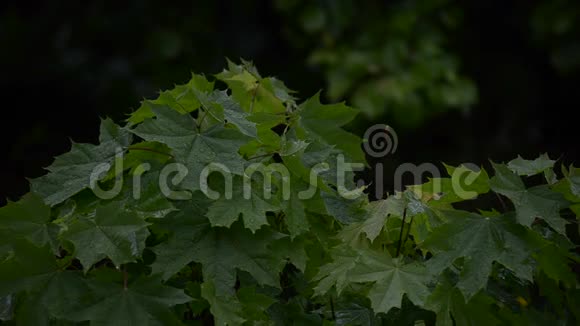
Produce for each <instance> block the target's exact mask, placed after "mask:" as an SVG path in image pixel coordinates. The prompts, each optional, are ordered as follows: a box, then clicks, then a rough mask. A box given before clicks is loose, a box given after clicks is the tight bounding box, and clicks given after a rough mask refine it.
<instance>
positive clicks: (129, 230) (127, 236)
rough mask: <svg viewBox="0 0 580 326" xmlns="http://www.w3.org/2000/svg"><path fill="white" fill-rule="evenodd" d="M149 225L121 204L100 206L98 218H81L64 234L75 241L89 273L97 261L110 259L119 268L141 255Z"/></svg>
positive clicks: (69, 239)
mask: <svg viewBox="0 0 580 326" xmlns="http://www.w3.org/2000/svg"><path fill="white" fill-rule="evenodd" d="M148 225H149V224H148V223H147V222H145V221H144V220H143V219H141V218H140V217H139V216H137V214H136V213H133V212H131V211H125V210H124V209H123V207H122V206H121V204H120V203H118V202H112V203H110V204H107V205H103V206H99V207H97V209H96V213H95V216H94V218H91V217H85V216H81V217H79V218H78V220H76V221H74V222H73V223H72V224H71V225H70V226H69V228H68V230H66V231H65V232H64V233H63V234H62V238H63V239H65V240H68V241H70V242H72V243H73V244H74V246H75V254H76V256H77V257H78V259H79V260H80V261H81V263H82V264H83V267H84V269H85V271H87V270H88V269H89V268H91V266H92V265H93V264H94V263H96V262H97V261H99V260H101V259H103V258H110V259H111V260H112V261H113V263H114V264H115V265H116V266H120V265H121V264H124V263H128V262H133V261H135V260H136V259H137V258H138V257H140V256H141V252H142V251H143V249H144V248H145V239H146V238H147V236H148V235H149V231H148V230H147V226H148Z"/></svg>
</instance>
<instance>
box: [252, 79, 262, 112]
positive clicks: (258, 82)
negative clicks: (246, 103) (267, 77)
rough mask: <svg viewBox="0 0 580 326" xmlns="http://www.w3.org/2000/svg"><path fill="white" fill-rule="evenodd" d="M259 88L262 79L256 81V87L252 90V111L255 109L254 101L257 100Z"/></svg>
mask: <svg viewBox="0 0 580 326" xmlns="http://www.w3.org/2000/svg"><path fill="white" fill-rule="evenodd" d="M258 88H260V80H258V81H257V82H256V87H255V88H254V90H253V91H252V102H251V103H250V113H252V112H253V111H254V102H256V94H258Z"/></svg>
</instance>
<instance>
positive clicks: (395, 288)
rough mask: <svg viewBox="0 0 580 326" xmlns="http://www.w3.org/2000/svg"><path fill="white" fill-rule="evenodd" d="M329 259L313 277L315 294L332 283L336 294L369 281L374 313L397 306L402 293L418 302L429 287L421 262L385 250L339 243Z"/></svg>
mask: <svg viewBox="0 0 580 326" xmlns="http://www.w3.org/2000/svg"><path fill="white" fill-rule="evenodd" d="M332 257H333V259H334V261H333V262H332V263H329V264H326V265H323V266H322V267H321V268H320V271H319V273H318V274H317V275H316V277H315V278H314V280H316V281H319V282H318V284H317V286H316V287H315V288H314V292H315V294H316V295H324V294H325V293H326V292H328V290H329V289H330V288H331V287H332V286H336V289H337V292H338V294H340V293H341V292H342V291H343V290H344V289H345V288H346V287H347V286H348V285H349V284H350V283H353V282H356V283H363V282H364V283H366V282H373V285H372V287H371V288H370V290H369V292H368V294H367V296H368V298H369V299H370V300H371V304H372V307H373V310H374V311H375V312H376V313H379V312H383V313H387V312H388V311H389V310H391V308H393V307H397V308H400V307H401V302H402V299H403V295H404V294H406V295H407V296H408V297H409V299H411V301H413V303H415V304H417V305H421V304H422V303H423V302H424V300H425V298H426V297H427V295H428V294H429V290H428V288H427V285H426V283H427V281H428V279H429V276H428V274H427V271H426V269H425V266H423V265H421V264H418V263H410V264H405V263H403V261H402V259H399V258H391V257H390V256H389V255H388V254H387V253H386V252H385V253H378V252H374V251H371V250H353V249H350V248H346V247H339V248H336V249H335V250H333V253H332Z"/></svg>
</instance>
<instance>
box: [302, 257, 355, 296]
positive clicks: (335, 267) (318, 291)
mask: <svg viewBox="0 0 580 326" xmlns="http://www.w3.org/2000/svg"><path fill="white" fill-rule="evenodd" d="M331 256H332V258H333V261H332V262H331V263H328V264H324V265H322V266H321V267H320V270H319V271H318V274H316V276H315V277H314V279H313V280H314V281H318V284H317V285H316V286H315V287H314V294H315V295H319V296H322V295H325V294H326V293H327V292H328V291H329V290H330V289H331V288H332V287H333V286H335V287H336V291H337V293H338V294H339V295H340V294H341V293H342V291H343V290H344V289H345V288H346V287H347V286H348V285H349V284H350V278H349V272H350V271H351V270H352V269H354V268H355V267H356V265H357V264H358V263H359V262H360V259H361V254H360V252H359V251H355V250H353V249H351V248H348V247H338V248H334V249H333V250H332V252H331Z"/></svg>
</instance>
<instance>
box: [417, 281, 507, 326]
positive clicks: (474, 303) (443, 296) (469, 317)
mask: <svg viewBox="0 0 580 326" xmlns="http://www.w3.org/2000/svg"><path fill="white" fill-rule="evenodd" d="M493 302H494V301H493V299H492V298H490V297H488V296H486V295H484V294H482V293H480V294H478V295H476V296H475V297H473V298H472V299H471V300H470V301H469V302H468V303H466V302H465V299H464V298H463V295H462V294H461V291H460V290H459V289H457V287H455V286H454V285H453V284H452V283H451V282H450V281H449V280H447V278H446V277H443V280H442V281H441V282H439V283H438V285H437V287H436V288H435V290H434V291H433V292H432V293H431V295H430V296H429V297H428V298H427V300H426V302H425V308H426V309H429V310H432V311H434V312H435V313H437V325H442V326H454V325H481V326H487V325H499V324H500V322H499V320H497V318H496V317H495V312H494V311H493V310H492V309H493V307H492V305H493Z"/></svg>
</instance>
